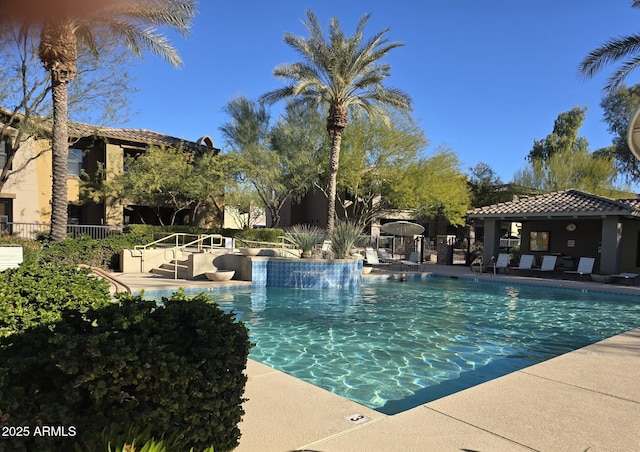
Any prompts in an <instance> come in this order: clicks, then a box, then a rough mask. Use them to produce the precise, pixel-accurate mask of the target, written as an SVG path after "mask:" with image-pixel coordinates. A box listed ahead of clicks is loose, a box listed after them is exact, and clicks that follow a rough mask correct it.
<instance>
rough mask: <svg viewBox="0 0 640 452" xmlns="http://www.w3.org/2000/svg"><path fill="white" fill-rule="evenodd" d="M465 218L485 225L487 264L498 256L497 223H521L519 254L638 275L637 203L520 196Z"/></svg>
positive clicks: (585, 196) (568, 193) (578, 194)
mask: <svg viewBox="0 0 640 452" xmlns="http://www.w3.org/2000/svg"><path fill="white" fill-rule="evenodd" d="M468 217H469V218H470V219H474V220H476V221H483V222H484V251H483V260H484V262H485V263H488V262H490V261H491V259H492V257H495V256H497V255H498V253H499V252H500V238H501V225H502V223H504V222H519V223H521V224H522V229H521V243H520V252H521V253H522V254H533V255H534V256H536V261H537V262H540V261H541V260H542V256H544V255H550V254H554V255H557V256H559V257H560V259H559V261H558V262H559V263H560V266H561V267H564V268H565V269H566V270H570V269H572V267H575V265H577V262H578V260H579V258H580V257H594V258H595V259H596V261H595V266H594V272H599V273H608V274H617V273H620V272H633V273H640V199H638V198H633V199H611V198H606V197H604V196H597V195H592V194H590V193H585V192H583V191H580V190H564V191H559V192H554V193H547V194H543V195H536V196H527V197H521V198H519V199H517V200H514V201H510V202H503V203H499V204H493V205H490V206H484V207H478V208H476V209H473V210H470V211H469V212H468Z"/></svg>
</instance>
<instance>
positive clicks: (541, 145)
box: [513, 107, 623, 196]
mask: <svg viewBox="0 0 640 452" xmlns="http://www.w3.org/2000/svg"><path fill="white" fill-rule="evenodd" d="M585 113H586V108H580V107H574V108H573V109H571V110H570V111H568V112H564V113H560V114H559V115H558V118H557V119H556V121H555V123H554V126H553V132H552V133H551V134H549V135H547V137H546V138H545V139H543V140H540V141H538V140H534V146H533V149H532V150H531V152H529V155H528V157H527V159H528V161H529V166H528V167H525V168H523V169H521V170H518V171H517V172H516V174H515V175H514V177H513V182H514V183H515V184H518V185H522V186H524V187H528V188H532V189H535V190H541V191H547V192H549V191H558V190H566V189H570V188H573V189H578V190H584V191H587V192H590V193H595V194H601V195H605V196H610V195H612V194H614V193H617V192H620V191H621V190H623V189H622V188H620V187H617V186H616V177H617V169H616V167H615V164H614V159H613V158H612V157H610V156H608V155H606V154H605V153H602V152H600V153H591V152H589V149H588V147H589V144H588V142H587V140H586V139H585V138H582V137H579V136H578V130H579V128H580V126H581V125H582V121H583V120H584V117H585Z"/></svg>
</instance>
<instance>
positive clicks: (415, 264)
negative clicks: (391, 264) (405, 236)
mask: <svg viewBox="0 0 640 452" xmlns="http://www.w3.org/2000/svg"><path fill="white" fill-rule="evenodd" d="M400 263H401V264H402V268H403V269H405V268H406V269H407V270H408V269H410V268H413V269H420V268H421V267H422V264H421V263H420V253H418V252H417V251H413V252H412V253H411V255H410V256H409V260H406V259H405V260H401V261H400Z"/></svg>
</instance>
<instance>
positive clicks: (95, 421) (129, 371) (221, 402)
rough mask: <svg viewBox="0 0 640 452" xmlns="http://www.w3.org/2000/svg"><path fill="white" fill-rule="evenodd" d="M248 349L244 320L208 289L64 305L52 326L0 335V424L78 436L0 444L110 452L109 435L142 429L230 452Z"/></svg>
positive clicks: (237, 434) (235, 434) (189, 444)
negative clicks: (62, 429) (58, 429)
mask: <svg viewBox="0 0 640 452" xmlns="http://www.w3.org/2000/svg"><path fill="white" fill-rule="evenodd" d="M8 339H11V340H8ZM249 348H250V343H249V338H248V332H247V330H246V328H245V327H244V325H243V324H242V323H239V322H237V321H236V320H235V316H234V314H233V313H229V314H227V313H224V312H223V311H222V310H220V309H219V308H218V307H217V306H216V305H215V304H214V303H212V302H211V300H210V299H209V298H208V297H207V296H206V295H204V294H203V295H199V296H197V297H194V298H193V299H189V298H187V297H186V296H185V295H184V293H182V292H178V293H176V294H174V295H173V296H172V297H171V298H169V299H166V298H165V299H163V300H162V302H158V303H156V302H154V301H147V300H143V299H142V298H141V297H140V296H134V297H132V296H128V297H121V299H120V303H117V304H112V305H110V306H103V307H98V308H91V309H88V310H87V311H86V312H84V313H82V312H80V311H78V310H69V311H65V312H63V313H62V315H61V318H60V320H58V321H57V322H56V323H55V325H43V326H40V327H35V328H31V329H29V330H26V331H24V332H23V333H22V334H17V335H13V336H11V337H6V338H0V367H1V368H0V427H1V426H30V427H31V428H34V427H35V426H36V425H55V426H66V427H67V428H70V427H73V428H74V431H75V435H74V436H70V437H55V438H42V437H34V436H29V437H12V438H8V439H7V441H4V440H3V442H2V443H0V445H4V446H5V447H7V450H39V451H43V450H67V449H64V448H65V447H66V448H69V450H73V449H72V448H73V447H74V445H78V446H80V448H81V450H95V451H104V450H107V449H106V446H107V445H106V444H104V439H103V438H104V432H105V431H108V432H109V433H110V436H114V435H118V434H121V433H123V432H125V431H126V430H127V429H128V428H129V426H131V425H136V426H144V427H149V428H150V429H151V431H150V436H151V437H154V438H161V437H162V436H163V435H168V436H169V437H171V438H175V439H176V440H177V441H179V443H180V444H181V445H183V446H184V447H183V448H181V449H180V450H189V448H190V447H194V450H202V449H204V448H206V447H208V446H214V448H215V450H216V451H217V452H219V451H227V450H231V449H233V448H235V447H236V446H237V444H238V439H239V437H240V431H239V429H238V427H237V424H238V422H239V421H240V420H241V417H242V414H244V412H243V410H242V405H241V404H242V402H243V401H244V400H243V398H242V395H243V392H244V386H245V383H246V376H245V375H244V373H243V370H244V368H245V365H246V360H247V355H248V353H249Z"/></svg>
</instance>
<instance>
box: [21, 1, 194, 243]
mask: <svg viewBox="0 0 640 452" xmlns="http://www.w3.org/2000/svg"><path fill="white" fill-rule="evenodd" d="M194 15H195V0H129V1H118V2H111V3H109V4H106V6H103V7H102V8H99V9H96V10H87V11H86V12H85V13H84V14H81V15H78V16H72V15H70V16H64V17H61V16H55V17H54V18H53V19H50V18H46V17H45V18H43V17H42V16H40V17H39V18H36V20H34V19H33V18H30V19H29V20H30V22H32V23H28V24H27V25H28V26H29V27H30V28H32V27H33V26H34V24H35V25H36V26H39V27H40V45H39V49H38V55H39V57H40V60H41V61H42V63H43V65H44V67H45V69H46V70H47V71H49V72H50V74H51V83H52V91H51V92H52V100H53V131H52V132H53V138H52V156H53V157H52V158H53V186H52V203H51V238H52V239H53V240H56V241H59V240H63V239H64V238H65V237H66V223H67V156H68V153H69V146H68V125H67V84H68V83H70V82H71V81H73V79H74V77H75V75H76V72H77V71H76V60H77V53H78V51H77V49H78V46H80V45H84V46H88V48H90V49H92V50H95V49H97V45H96V44H97V43H98V42H99V40H108V42H113V43H115V44H118V45H124V46H126V47H128V48H129V50H130V51H131V52H132V53H133V54H135V55H137V56H141V55H142V52H143V51H145V50H147V51H150V52H152V53H155V54H157V55H159V56H161V57H163V58H164V59H166V60H167V61H168V62H169V63H171V64H172V65H173V66H179V65H180V64H181V59H180V57H179V55H178V53H177V51H176V49H175V48H174V47H173V46H172V45H171V44H170V43H169V41H168V40H167V38H166V37H165V36H164V35H162V34H161V33H159V32H157V31H156V29H155V27H157V26H168V27H170V28H173V29H175V30H176V31H178V32H180V33H181V34H183V35H186V33H187V32H188V31H189V27H190V24H191V20H192V18H193V17H194ZM96 57H99V55H96Z"/></svg>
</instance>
